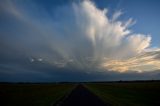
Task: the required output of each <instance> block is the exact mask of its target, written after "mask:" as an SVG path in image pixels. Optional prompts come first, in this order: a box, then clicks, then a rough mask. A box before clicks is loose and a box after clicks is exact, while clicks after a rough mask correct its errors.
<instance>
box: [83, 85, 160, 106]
mask: <svg viewBox="0 0 160 106" xmlns="http://www.w3.org/2000/svg"><path fill="white" fill-rule="evenodd" d="M86 86H87V87H88V89H90V90H91V91H92V92H93V93H95V94H96V95H97V96H99V97H100V98H101V99H102V100H104V101H105V102H106V103H109V104H111V105H113V106H160V101H159V98H160V82H146V83H145V82H142V83H99V84H98V83H92V84H87V85H86Z"/></svg>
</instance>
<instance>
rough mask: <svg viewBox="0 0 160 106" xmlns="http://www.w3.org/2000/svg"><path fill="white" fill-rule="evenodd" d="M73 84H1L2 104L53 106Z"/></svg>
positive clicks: (13, 105)
mask: <svg viewBox="0 0 160 106" xmlns="http://www.w3.org/2000/svg"><path fill="white" fill-rule="evenodd" d="M73 87H74V85H73V84H0V101H1V103H0V106H51V104H53V103H54V102H56V101H57V100H58V99H60V98H61V97H63V96H64V95H66V94H67V93H69V92H70V91H71V90H72V89H73Z"/></svg>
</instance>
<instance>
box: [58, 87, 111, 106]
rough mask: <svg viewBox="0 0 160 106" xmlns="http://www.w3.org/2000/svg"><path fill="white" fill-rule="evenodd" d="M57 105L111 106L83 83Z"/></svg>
mask: <svg viewBox="0 0 160 106" xmlns="http://www.w3.org/2000/svg"><path fill="white" fill-rule="evenodd" d="M56 106H109V105H107V104H105V103H104V102H103V101H102V100H101V99H100V98H98V97H97V96H96V95H94V94H93V93H92V92H90V91H89V90H88V89H87V88H85V87H84V86H83V85H78V86H77V87H76V88H75V89H74V90H73V91H72V92H71V93H70V94H69V95H68V97H67V98H66V99H64V100H63V101H61V102H60V103H58V104H57V105H56Z"/></svg>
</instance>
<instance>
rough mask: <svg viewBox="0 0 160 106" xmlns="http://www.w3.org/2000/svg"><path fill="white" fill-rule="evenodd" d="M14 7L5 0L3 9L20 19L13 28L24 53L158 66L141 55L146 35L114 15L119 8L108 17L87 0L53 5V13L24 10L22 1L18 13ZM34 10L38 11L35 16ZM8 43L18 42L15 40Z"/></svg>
mask: <svg viewBox="0 0 160 106" xmlns="http://www.w3.org/2000/svg"><path fill="white" fill-rule="evenodd" d="M10 3H11V2H10ZM14 6H16V5H13V4H12V5H11V4H10V5H9V8H7V7H5V8H6V9H7V11H10V12H8V13H11V15H13V16H14V17H15V18H17V19H19V18H20V21H21V20H23V22H22V23H23V28H26V29H24V30H22V31H18V32H20V33H18V34H19V35H20V36H18V39H17V40H18V41H21V42H20V43H21V46H20V47H21V48H23V50H24V51H26V52H27V55H28V56H29V57H35V58H39V57H41V58H43V59H44V60H45V62H46V63H48V64H51V65H54V66H58V67H68V66H69V67H74V68H77V69H85V68H95V67H101V68H102V69H104V68H105V69H106V70H114V71H129V70H133V71H135V70H137V71H145V70H146V68H148V67H150V68H148V69H149V70H156V69H159V66H158V65H159V62H160V60H156V59H154V56H152V55H150V56H146V55H143V54H147V52H146V50H147V49H150V50H151V49H152V48H150V42H151V36H150V35H144V34H134V33H131V30H130V29H129V28H128V27H130V26H131V25H133V24H134V23H135V22H134V21H133V20H132V18H130V19H129V20H127V21H126V22H122V21H120V20H118V17H120V15H121V14H122V12H121V11H117V12H116V13H114V14H113V17H112V18H111V19H110V18H109V17H108V16H107V15H108V14H107V13H108V9H107V8H106V9H103V10H101V9H98V8H97V7H96V6H95V4H94V3H92V2H91V1H89V0H87V1H81V2H78V3H73V4H68V5H64V6H61V7H58V8H56V9H55V10H54V12H53V13H52V14H51V13H47V12H46V10H45V9H41V10H42V12H41V11H38V10H36V9H35V8H30V10H31V11H28V9H27V8H26V7H25V6H24V7H23V6H21V8H23V9H22V10H23V12H22V11H20V10H21V8H20V7H19V8H18V7H17V8H15V7H14ZM12 8H14V11H13V10H12ZM28 8H29V7H28ZM37 8H38V7H37ZM25 10H26V11H25ZM33 13H37V14H39V17H37V16H35V15H34V14H33ZM17 14H18V15H17ZM24 20H25V21H24ZM26 32H27V33H26ZM24 38H25V39H24ZM10 43H11V46H13V47H14V48H16V47H17V45H16V44H15V42H10ZM14 45H15V46H14ZM18 49H19V48H18ZM137 56H138V57H137ZM31 61H32V60H31ZM39 61H42V59H39ZM68 64H69V65H68Z"/></svg>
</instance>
